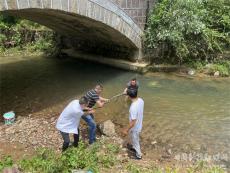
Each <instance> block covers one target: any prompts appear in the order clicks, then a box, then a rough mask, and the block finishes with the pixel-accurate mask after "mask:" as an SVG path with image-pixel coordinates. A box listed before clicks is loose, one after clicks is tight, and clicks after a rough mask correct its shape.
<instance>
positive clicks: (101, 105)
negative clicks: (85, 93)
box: [96, 99, 105, 108]
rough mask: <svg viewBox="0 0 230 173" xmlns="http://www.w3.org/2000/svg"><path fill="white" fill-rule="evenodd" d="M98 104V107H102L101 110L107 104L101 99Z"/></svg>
mask: <svg viewBox="0 0 230 173" xmlns="http://www.w3.org/2000/svg"><path fill="white" fill-rule="evenodd" d="M96 103H97V105H98V107H100V108H101V107H103V106H104V104H105V102H103V101H101V100H100V99H99V100H97V101H96Z"/></svg>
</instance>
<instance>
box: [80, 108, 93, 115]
mask: <svg viewBox="0 0 230 173" xmlns="http://www.w3.org/2000/svg"><path fill="white" fill-rule="evenodd" d="M83 112H84V114H83V115H82V116H84V115H89V114H94V113H95V110H93V109H92V108H86V109H84V110H83Z"/></svg>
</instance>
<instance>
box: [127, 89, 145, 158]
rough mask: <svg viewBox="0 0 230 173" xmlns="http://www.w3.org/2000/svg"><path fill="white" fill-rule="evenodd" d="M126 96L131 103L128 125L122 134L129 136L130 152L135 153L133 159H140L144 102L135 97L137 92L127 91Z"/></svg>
mask: <svg viewBox="0 0 230 173" xmlns="http://www.w3.org/2000/svg"><path fill="white" fill-rule="evenodd" d="M127 95H128V96H129V98H130V99H131V101H132V104H131V106H130V109H129V125H128V127H127V128H125V129H123V134H124V135H125V136H126V135H128V134H129V137H130V139H131V150H134V151H135V159H138V160H140V159H142V153H141V148H140V142H139V141H140V139H139V136H140V132H141V129H142V121H143V112H144V101H143V99H141V98H138V97H137V90H135V89H130V90H127Z"/></svg>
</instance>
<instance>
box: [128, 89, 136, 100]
mask: <svg viewBox="0 0 230 173" xmlns="http://www.w3.org/2000/svg"><path fill="white" fill-rule="evenodd" d="M127 95H128V96H129V97H130V98H131V99H135V98H137V89H128V90H127Z"/></svg>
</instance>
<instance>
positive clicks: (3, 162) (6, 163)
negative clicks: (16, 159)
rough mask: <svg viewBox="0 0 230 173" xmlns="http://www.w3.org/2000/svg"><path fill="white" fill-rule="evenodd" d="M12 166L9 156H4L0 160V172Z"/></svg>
mask: <svg viewBox="0 0 230 173" xmlns="http://www.w3.org/2000/svg"><path fill="white" fill-rule="evenodd" d="M12 165H13V160H12V158H11V157H10V156H5V157H3V159H2V160H0V171H2V170H3V169H4V168H7V167H11V166H12Z"/></svg>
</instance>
